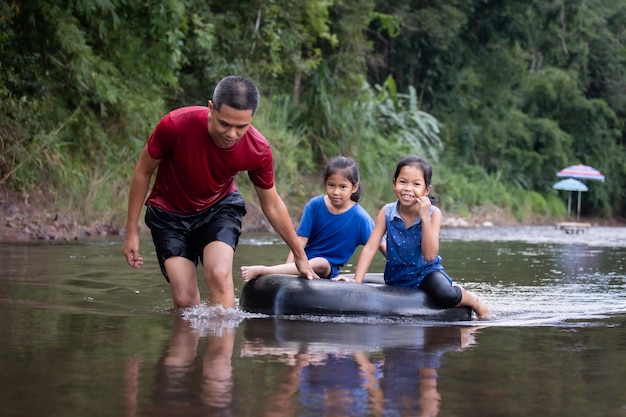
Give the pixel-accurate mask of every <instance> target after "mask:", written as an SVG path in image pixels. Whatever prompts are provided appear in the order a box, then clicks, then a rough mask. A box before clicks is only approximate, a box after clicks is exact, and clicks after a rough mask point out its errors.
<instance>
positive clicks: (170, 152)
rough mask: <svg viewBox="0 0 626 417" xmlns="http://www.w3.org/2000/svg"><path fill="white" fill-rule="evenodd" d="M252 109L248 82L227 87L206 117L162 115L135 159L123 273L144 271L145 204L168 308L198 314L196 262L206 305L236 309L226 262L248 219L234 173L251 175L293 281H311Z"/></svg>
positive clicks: (196, 109)
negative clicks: (288, 254) (286, 253)
mask: <svg viewBox="0 0 626 417" xmlns="http://www.w3.org/2000/svg"><path fill="white" fill-rule="evenodd" d="M258 104H259V90H258V88H257V87H256V85H255V84H254V83H253V82H252V81H250V80H248V79H246V78H242V77H238V76H228V77H225V78H223V79H222V80H221V81H220V82H219V83H218V84H217V86H216V87H215V91H214V93H213V99H212V100H209V102H208V107H204V106H191V107H183V108H180V109H177V110H174V111H172V112H170V113H168V114H167V115H165V116H164V117H163V118H162V119H161V120H160V121H159V123H158V124H157V126H156V127H155V129H154V131H153V132H152V134H151V135H150V138H149V139H148V142H147V144H146V146H145V147H144V149H143V151H142V152H141V155H140V156H139V160H138V162H137V165H136V167H135V171H134V173H133V177H132V180H131V184H130V192H129V197H128V217H127V219H126V237H125V239H124V247H123V249H122V252H123V253H124V256H125V257H126V261H127V262H128V264H129V265H130V266H132V267H134V268H140V267H141V265H142V264H143V259H142V257H141V256H140V255H139V237H138V234H137V221H138V218H139V214H140V212H141V208H142V206H143V204H144V201H145V204H146V205H147V209H146V216H145V220H146V224H147V225H148V227H150V230H151V232H152V239H153V241H154V244H155V246H156V253H157V257H158V260H159V265H160V267H161V271H162V272H163V275H164V276H165V278H166V280H167V281H168V282H169V284H170V289H171V292H172V297H173V299H174V308H182V307H189V306H194V305H198V304H200V291H199V289H198V283H197V279H196V267H197V264H198V259H199V260H200V261H201V263H202V265H203V272H204V280H205V282H206V285H207V288H208V290H209V305H217V304H220V305H222V306H224V307H227V308H230V307H234V306H235V291H234V283H233V275H232V269H233V258H234V252H235V249H236V247H237V243H238V241H239V236H240V235H241V224H242V218H243V216H244V215H245V214H246V209H245V203H244V201H243V199H242V197H241V195H240V194H239V191H237V189H236V187H235V183H234V179H235V176H236V175H237V173H238V172H240V171H248V176H249V178H250V180H251V181H252V183H253V184H254V187H255V190H256V193H257V195H258V197H259V201H260V203H261V207H262V210H263V213H264V214H265V216H266V217H267V219H268V220H269V222H270V224H271V225H272V227H273V228H274V230H275V231H276V232H277V233H278V234H279V235H280V236H281V237H282V238H283V240H284V241H285V243H287V246H289V249H291V250H292V251H293V253H294V256H295V263H296V265H297V268H298V271H299V272H300V273H301V274H302V275H303V276H306V277H307V278H309V279H311V278H317V275H316V274H315V272H314V271H313V269H312V268H311V266H310V265H309V262H308V260H307V256H306V254H305V252H304V249H303V248H302V245H301V244H300V240H299V239H298V237H297V236H296V233H295V229H294V227H293V224H292V223H291V219H290V217H289V213H288V211H287V207H286V206H285V204H284V202H283V200H282V199H281V198H280V196H279V195H278V192H277V191H276V188H275V186H274V169H273V157H272V151H271V149H270V146H269V143H268V141H267V140H266V139H265V137H264V136H263V135H262V134H261V133H259V131H257V130H256V129H255V128H254V127H253V126H252V125H251V123H252V117H253V116H254V113H255V112H256V109H257V106H258ZM157 167H158V171H157V174H156V179H155V182H154V185H153V187H152V191H151V192H150V195H149V196H148V199H147V200H145V199H146V195H147V194H148V189H149V187H150V182H151V179H152V175H153V173H154V171H155V170H156V169H157Z"/></svg>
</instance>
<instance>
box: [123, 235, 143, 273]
mask: <svg viewBox="0 0 626 417" xmlns="http://www.w3.org/2000/svg"><path fill="white" fill-rule="evenodd" d="M122 253H123V254H124V257H125V258H126V262H127V263H128V265H130V266H132V267H133V268H137V269H139V268H141V266H142V265H143V258H142V257H141V255H139V236H137V235H126V238H125V239H124V246H123V248H122Z"/></svg>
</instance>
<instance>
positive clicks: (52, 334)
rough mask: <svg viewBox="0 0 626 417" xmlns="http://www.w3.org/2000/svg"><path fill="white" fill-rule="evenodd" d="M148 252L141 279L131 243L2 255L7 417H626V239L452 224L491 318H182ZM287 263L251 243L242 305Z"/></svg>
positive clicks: (459, 257) (190, 314) (593, 232)
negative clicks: (266, 269) (252, 286)
mask: <svg viewBox="0 0 626 417" xmlns="http://www.w3.org/2000/svg"><path fill="white" fill-rule="evenodd" d="M142 251H143V253H144V258H145V259H146V264H145V265H144V268H143V269H142V270H140V271H136V270H133V269H132V268H130V267H128V266H127V265H126V264H125V262H124V259H123V257H122V255H121V241H119V240H114V241H110V240H90V241H80V242H65V243H49V242H48V243H23V244H0V262H1V264H2V271H3V274H2V277H1V278H0V340H1V341H2V343H0V373H1V374H2V376H3V378H2V379H0V403H2V404H3V408H2V409H3V411H2V412H1V414H2V415H3V416H40V415H47V416H74V415H76V416H86V415H89V416H100V415H102V416H112V415H126V416H161V415H162V416H194V415H198V416H200V415H202V416H207V415H209V416H210V415H220V416H269V415H272V416H320V415H329V416H346V415H351V416H352V415H354V416H399V415H411V416H419V415H439V416H544V415H545V416H626V395H625V394H624V392H625V391H624V389H623V387H622V381H623V380H624V378H625V377H626V327H625V326H626V272H625V271H624V268H625V267H624V260H625V259H626V230H625V229H624V228H608V227H607V228H604V227H592V228H591V229H590V230H589V231H588V233H585V234H572V235H568V234H565V233H564V232H563V231H558V230H556V229H554V228H552V227H520V228H481V229H444V230H443V231H442V244H441V255H442V257H443V258H444V266H445V267H446V270H447V271H448V273H449V274H450V275H451V276H452V277H453V278H454V279H455V280H456V281H457V282H459V283H460V284H462V285H464V286H465V287H466V288H468V289H470V290H472V291H474V292H476V293H477V294H478V295H479V296H480V297H481V298H483V299H484V300H485V301H486V302H487V303H488V304H489V305H490V307H491V309H492V310H493V312H494V313H495V318H494V319H493V320H490V321H485V322H483V321H472V322H459V323H437V322H433V321H429V322H424V321H419V320H409V319H374V318H367V319H364V318H361V319H358V318H345V317H344V318H329V317H292V318H273V317H264V316H260V315H253V314H245V313H243V312H241V311H238V310H230V311H224V310H222V309H219V308H207V307H202V306H201V307H197V308H192V309H188V310H186V311H185V312H184V314H183V315H182V316H178V315H176V314H173V313H171V312H170V308H171V298H170V296H169V290H168V287H167V285H166V283H165V281H164V280H163V278H162V277H161V276H160V272H159V270H158V265H157V263H156V259H155V257H154V252H153V246H152V244H151V242H150V241H149V239H147V240H145V241H142ZM286 251H287V249H286V246H285V245H284V244H282V243H281V242H280V240H279V239H277V238H276V237H275V236H268V235H244V236H243V237H242V241H241V245H240V247H239V249H238V251H237V254H236V259H235V273H236V274H235V282H236V287H237V294H239V292H240V290H241V286H242V285H241V284H242V283H241V280H240V278H239V276H238V274H237V271H238V268H239V266H240V265H242V264H252V263H266V264H271V263H278V262H282V261H283V260H284V258H285V257H286ZM355 261H356V259H353V261H352V264H354V263H355ZM382 266H383V260H382V258H380V259H376V261H375V262H374V264H373V265H372V271H375V270H376V271H380V270H382ZM352 267H353V266H351V265H348V266H347V268H346V270H347V271H348V272H349V271H350V269H351V268H352ZM355 285H356V284H355ZM201 289H202V291H203V298H206V287H205V286H204V284H203V283H201Z"/></svg>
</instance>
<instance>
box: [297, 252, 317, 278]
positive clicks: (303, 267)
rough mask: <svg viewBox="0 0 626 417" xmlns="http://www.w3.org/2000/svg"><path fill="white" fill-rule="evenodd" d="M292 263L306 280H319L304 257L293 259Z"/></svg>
mask: <svg viewBox="0 0 626 417" xmlns="http://www.w3.org/2000/svg"><path fill="white" fill-rule="evenodd" d="M294 263H295V264H296V268H298V272H300V274H301V275H302V276H304V277H306V278H307V279H315V278H319V276H318V275H317V274H316V273H315V271H314V270H313V268H312V267H311V264H310V263H309V260H308V259H307V258H306V257H304V258H302V257H298V258H295V259H294Z"/></svg>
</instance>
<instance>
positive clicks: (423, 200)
mask: <svg viewBox="0 0 626 417" xmlns="http://www.w3.org/2000/svg"><path fill="white" fill-rule="evenodd" d="M417 202H418V203H419V205H420V208H419V215H420V218H422V219H427V218H430V206H431V202H430V198H428V196H427V195H423V196H421V197H419V198H418V199H417Z"/></svg>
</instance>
